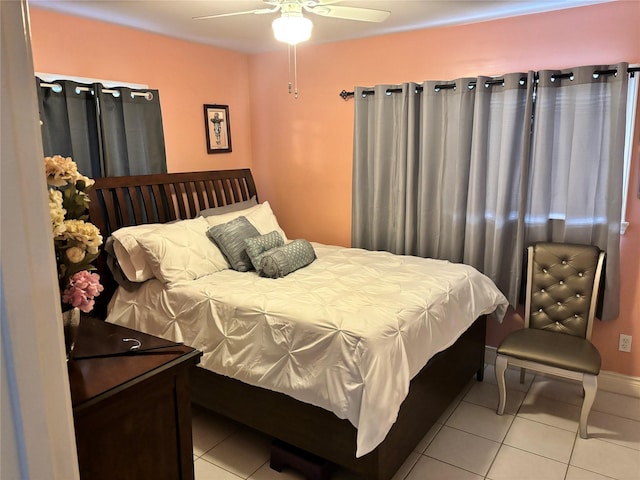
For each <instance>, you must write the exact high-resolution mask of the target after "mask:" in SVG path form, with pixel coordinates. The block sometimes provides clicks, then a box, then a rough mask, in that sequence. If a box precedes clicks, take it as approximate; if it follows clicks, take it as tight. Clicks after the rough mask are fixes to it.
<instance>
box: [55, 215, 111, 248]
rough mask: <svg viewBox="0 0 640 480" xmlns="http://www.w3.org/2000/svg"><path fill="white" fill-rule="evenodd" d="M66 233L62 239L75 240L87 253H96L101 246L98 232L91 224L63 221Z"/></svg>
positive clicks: (78, 221)
mask: <svg viewBox="0 0 640 480" xmlns="http://www.w3.org/2000/svg"><path fill="white" fill-rule="evenodd" d="M64 224H65V227H66V231H65V232H64V233H63V234H62V237H63V238H64V239H66V240H75V241H76V242H78V243H79V244H80V245H79V246H81V247H83V248H84V249H85V250H86V251H87V252H88V253H91V254H96V253H98V247H99V246H100V245H102V235H100V230H98V227H96V226H95V225H94V224H92V223H88V222H85V221H84V220H65V222H64Z"/></svg>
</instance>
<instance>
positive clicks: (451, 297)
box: [90, 169, 507, 480]
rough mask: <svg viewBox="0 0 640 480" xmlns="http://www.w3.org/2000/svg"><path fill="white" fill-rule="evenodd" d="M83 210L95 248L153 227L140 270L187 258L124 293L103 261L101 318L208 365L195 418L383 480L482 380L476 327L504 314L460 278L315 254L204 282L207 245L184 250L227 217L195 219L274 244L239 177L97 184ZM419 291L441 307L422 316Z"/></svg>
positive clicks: (385, 259)
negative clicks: (270, 270)
mask: <svg viewBox="0 0 640 480" xmlns="http://www.w3.org/2000/svg"><path fill="white" fill-rule="evenodd" d="M90 197H91V203H90V217H91V221H92V222H93V223H94V224H95V225H96V226H97V227H98V228H100V230H101V232H102V234H103V236H104V237H105V238H107V236H109V235H112V234H113V236H114V237H116V239H117V240H118V239H119V238H123V237H122V235H123V232H127V229H126V228H125V227H131V226H137V225H148V224H151V226H150V227H149V228H150V229H152V233H151V234H146V235H143V236H141V237H138V240H140V239H143V240H144V241H143V240H140V242H141V244H143V246H144V248H145V252H146V253H147V255H149V254H150V252H151V253H153V252H161V253H162V255H165V257H164V258H165V259H166V258H169V256H168V254H167V252H169V251H172V250H171V249H172V248H174V247H175V245H174V243H176V242H177V243H179V245H178V246H179V247H180V251H181V252H186V251H187V250H189V249H191V250H192V252H191V253H190V254H186V253H185V254H184V255H182V254H179V255H175V254H172V255H171V257H170V258H171V259H172V262H174V260H173V259H174V258H177V257H178V256H180V255H182V257H184V258H183V259H182V260H180V261H178V260H176V261H175V262H177V264H176V265H177V266H176V265H173V264H172V263H171V262H168V261H165V262H164V263H163V262H161V261H159V262H157V263H156V264H154V265H151V269H152V270H153V271H154V272H153V275H150V277H149V276H147V277H149V278H147V277H145V278H144V280H142V281H141V282H140V283H141V285H136V286H135V288H134V289H129V288H127V286H126V285H124V286H122V287H118V286H117V284H116V283H115V282H114V280H113V276H112V275H111V273H110V270H109V269H108V268H107V263H108V261H112V260H110V259H109V258H108V257H107V255H106V254H105V255H102V256H101V257H100V259H99V262H98V268H99V270H100V273H101V277H102V278H103V283H105V293H104V294H103V295H102V296H101V300H102V304H101V305H100V306H99V307H98V308H99V309H102V311H103V314H106V315H107V321H112V322H114V323H119V324H122V325H125V326H128V327H131V328H135V329H138V330H142V331H145V332H147V333H151V334H154V335H159V336H163V337H165V338H167V339H169V340H174V341H184V342H185V343H188V344H190V345H191V346H193V347H195V348H198V349H201V350H203V352H204V355H203V361H202V362H201V365H202V367H197V368H196V369H195V371H194V373H193V375H192V399H193V401H194V402H195V403H196V404H199V405H201V406H204V407H206V408H208V409H211V410H213V411H215V412H218V413H220V414H222V415H225V416H227V417H229V418H232V419H234V420H236V421H238V422H240V423H243V424H245V425H248V426H250V427H252V428H255V429H257V430H260V431H262V432H264V433H266V434H268V435H270V436H272V437H274V438H275V439H278V440H280V441H282V442H286V444H289V445H292V446H294V447H297V448H298V449H301V450H302V451H304V452H309V453H311V454H313V455H316V456H318V457H320V458H322V459H326V460H328V461H329V462H332V463H334V464H337V465H341V466H343V467H345V468H347V469H349V470H351V471H354V472H356V473H358V474H360V475H361V476H363V477H364V478H367V479H380V480H382V479H389V478H391V477H392V476H393V474H394V473H395V471H396V470H397V469H398V468H399V467H400V465H401V464H402V463H403V461H404V460H405V459H406V458H407V456H408V455H409V453H411V451H412V449H413V448H414V447H415V445H416V444H417V443H418V442H419V441H420V440H421V439H422V437H423V436H424V435H425V433H426V432H427V431H428V430H429V428H430V427H431V426H432V425H433V424H434V423H435V422H436V421H437V420H438V418H439V417H440V415H441V414H442V413H443V411H444V410H445V409H446V407H447V406H448V405H449V404H450V402H451V401H452V400H453V399H454V398H455V396H456V395H458V393H459V392H460V391H461V390H462V388H463V387H464V386H465V385H466V384H467V383H468V381H469V380H470V378H471V377H472V376H473V375H474V373H475V374H476V375H477V377H478V379H479V380H481V379H482V371H483V367H484V346H485V345H484V344H485V324H486V315H487V314H489V313H491V312H493V311H497V312H498V316H500V315H501V314H503V313H504V310H505V309H506V307H507V302H506V299H505V298H504V296H503V295H502V294H500V292H499V291H498V290H497V289H496V288H495V286H494V285H493V284H492V283H491V282H490V280H488V279H487V278H486V277H484V276H483V275H480V274H479V273H478V272H476V271H475V270H473V269H471V268H470V267H466V266H463V265H456V266H452V265H450V264H448V262H442V261H436V260H428V259H418V258H415V257H401V256H396V255H392V254H389V253H385V252H366V251H364V250H358V249H346V248H342V247H334V246H328V245H321V244H316V243H314V244H312V245H313V251H314V254H315V259H314V260H313V261H312V262H311V263H310V264H309V265H307V266H305V267H304V268H300V269H299V270H296V271H295V272H293V273H291V274H289V275H287V276H284V277H282V278H277V279H269V278H263V277H261V276H259V275H257V274H256V272H244V273H240V272H237V271H235V270H233V269H230V268H228V265H227V267H226V268H222V267H220V269H219V270H218V267H215V268H214V267H212V266H207V262H209V263H210V264H211V265H214V266H215V265H217V264H218V263H219V262H220V260H219V258H218V257H215V256H214V255H213V254H211V255H212V256H211V258H209V249H208V248H207V245H206V242H209V244H211V242H210V241H209V240H208V239H206V238H205V240H206V241H205V243H198V242H202V239H201V238H200V236H197V235H196V234H194V235H196V236H195V237H194V238H195V240H194V242H195V243H193V244H188V245H187V244H186V243H184V241H183V240H182V239H183V238H184V237H185V236H186V237H188V236H189V235H191V233H189V232H190V231H191V230H190V229H194V232H200V231H201V229H203V228H205V229H207V228H210V226H212V225H222V224H224V225H226V222H227V221H228V219H230V218H234V219H235V218H236V217H237V215H238V213H225V214H218V215H215V216H212V217H206V218H205V217H202V216H200V215H199V214H201V213H204V212H206V211H209V209H211V208H214V209H220V211H222V210H223V209H224V208H226V207H228V206H232V205H236V204H237V205H240V204H242V205H243V206H244V205H245V204H246V205H247V208H243V209H242V210H241V213H242V214H243V216H246V218H247V219H249V220H250V221H251V223H252V224H254V225H255V226H256V227H257V228H258V230H259V232H258V233H260V234H266V233H268V230H271V229H276V230H278V229H279V225H278V224H277V220H276V219H275V216H273V212H271V210H270V207H269V205H268V202H264V203H262V204H260V203H258V202H257V191H256V187H255V183H254V181H253V178H252V176H251V172H250V171H249V170H248V169H240V170H225V171H213V172H196V173H176V174H160V175H145V176H135V177H114V178H105V179H97V180H96V184H95V186H94V188H93V189H92V190H90ZM254 197H255V200H254ZM252 200H253V204H252V203H250V202H251V201H252ZM254 204H255V206H254ZM248 205H251V206H248ZM221 207H222V208H221ZM265 210H268V212H267V213H265ZM176 221H177V223H172V222H176ZM207 222H211V223H207ZM265 222H266V223H265ZM270 222H271V223H270ZM274 222H275V223H274ZM156 224H165V225H163V226H161V227H160V226H156ZM142 228H143V229H144V228H147V227H142ZM134 230H136V231H137V230H140V228H136V229H134ZM279 230H280V232H281V233H282V236H283V237H285V238H286V235H285V233H284V232H283V231H282V230H281V229H279ZM114 232H115V233H114ZM159 232H160V233H159ZM172 235H173V237H172ZM167 239H169V240H167ZM176 239H179V240H176ZM154 242H155V243H154ZM180 242H182V243H180ZM116 243H117V242H116ZM187 243H188V242H187ZM150 245H151V246H150ZM185 245H186V247H187V248H185ZM109 250H111V249H109ZM205 250H206V252H207V253H203V252H204V251H205ZM216 255H217V253H216ZM121 257H122V256H121ZM195 257H197V262H195V261H193V259H194V258H195ZM175 262H174V263H175ZM180 262H182V263H180ZM167 265H169V266H170V267H172V268H173V267H175V268H173V269H171V268H169V267H168V266H167ZM165 267H166V268H165ZM205 267H206V268H205ZM141 268H142V267H140V269H141ZM207 268H214V273H211V274H208V271H209V270H207ZM199 269H204V270H203V271H201V272H200V270H199ZM125 270H126V269H125ZM139 271H141V270H138V272H139ZM185 272H188V275H191V277H188V279H186V280H185V279H184V278H183V277H182V275H184V274H185ZM198 272H200V273H198ZM128 273H129V272H128ZM174 274H175V275H178V277H172V275H174ZM129 275H130V274H129ZM376 279H380V280H376ZM121 283H122V282H121ZM422 290H425V291H426V290H428V291H429V292H430V294H429V295H430V297H437V298H439V299H444V300H442V301H441V300H438V303H431V300H430V301H429V303H425V302H426V300H424V298H422V297H424V296H425V295H423V294H421V291H422ZM349 291H354V292H356V293H357V294H356V295H353V296H351V295H349ZM247 292H249V294H247ZM112 297H113V298H112ZM108 300H111V302H110V304H109V306H108V308H107V306H106V301H108ZM405 303H406V305H405ZM205 333H206V335H205Z"/></svg>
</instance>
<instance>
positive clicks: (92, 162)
mask: <svg viewBox="0 0 640 480" xmlns="http://www.w3.org/2000/svg"><path fill="white" fill-rule="evenodd" d="M42 83H45V82H43V81H42V80H41V79H40V78H37V77H36V85H37V91H38V102H39V107H40V121H41V122H42V128H41V131H42V145H43V148H44V154H45V155H46V156H53V155H62V156H64V157H72V158H73V160H74V161H75V162H76V163H77V165H78V170H79V171H80V172H82V174H83V175H86V176H88V177H99V176H102V175H101V172H102V167H101V166H100V165H101V155H100V137H99V135H98V113H97V104H96V101H95V97H94V95H92V94H91V90H90V89H87V90H82V89H80V87H87V85H85V84H80V83H76V82H73V81H71V80H57V81H55V82H51V83H54V84H57V85H59V86H60V88H55V89H53V88H50V87H43V86H41V84H42ZM90 87H91V89H93V86H90Z"/></svg>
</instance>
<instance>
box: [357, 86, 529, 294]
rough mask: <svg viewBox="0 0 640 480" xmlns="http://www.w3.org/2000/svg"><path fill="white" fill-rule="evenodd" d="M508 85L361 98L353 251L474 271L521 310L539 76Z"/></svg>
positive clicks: (380, 90) (361, 92)
mask: <svg viewBox="0 0 640 480" xmlns="http://www.w3.org/2000/svg"><path fill="white" fill-rule="evenodd" d="M503 80H504V82H503V83H495V82H494V79H489V78H487V77H479V78H477V79H471V78H463V79H457V80H455V81H447V82H435V81H427V82H424V84H423V85H422V92H421V93H418V92H417V90H418V89H419V86H418V85H416V84H412V83H407V84H403V85H401V86H391V85H382V86H377V87H375V88H374V89H373V94H366V93H365V92H367V90H366V89H365V88H362V87H357V88H356V90H355V103H356V105H355V135H354V171H353V224H352V245H353V246H354V247H361V248H367V249H372V250H388V251H391V252H393V253H401V254H410V255H419V256H423V257H433V258H441V259H447V260H450V261H453V262H465V263H468V264H471V265H473V266H474V267H476V268H478V269H479V270H481V271H483V272H485V273H486V274H487V275H488V276H489V277H491V278H492V279H493V280H494V281H495V282H496V284H497V285H498V286H499V287H500V288H501V289H502V290H503V291H504V292H505V293H506V294H508V296H509V299H510V300H511V301H512V302H513V303H514V304H515V303H517V295H518V291H519V282H520V279H519V277H520V270H521V260H520V259H521V256H520V251H521V250H523V249H524V247H523V244H524V239H523V229H522V226H521V223H520V222H519V220H520V217H519V215H523V214H521V213H520V212H523V208H522V207H523V205H524V202H525V200H526V183H525V182H523V181H522V179H523V178H524V175H525V173H526V162H527V158H528V139H529V132H530V119H531V110H532V95H531V91H532V88H533V73H529V74H522V73H514V74H511V75H507V76H505V77H504V79H503ZM391 90H399V92H398V93H390V92H391ZM514 178H515V179H516V180H515V181H514V180H513V179H514ZM505 259H508V260H507V261H505Z"/></svg>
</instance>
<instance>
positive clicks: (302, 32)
mask: <svg viewBox="0 0 640 480" xmlns="http://www.w3.org/2000/svg"><path fill="white" fill-rule="evenodd" d="M341 1H342V0H263V2H264V3H265V4H267V5H270V7H267V8H256V9H254V10H245V11H241V12H231V13H221V14H217V15H202V16H199V17H193V18H194V19H195V20H206V19H210V18H221V17H232V16H236V15H245V14H256V15H263V14H267V13H276V12H280V14H281V16H280V17H279V18H277V19H276V20H274V22H273V31H274V34H275V37H276V39H278V40H280V41H282V42H286V43H288V44H290V45H295V44H296V43H299V42H302V41H305V40H308V39H309V37H310V36H311V28H312V27H313V24H312V23H311V20H309V19H308V18H306V17H305V16H304V15H303V11H304V12H308V13H313V14H315V15H320V16H322V17H331V18H340V19H345V20H357V21H361V22H375V23H378V22H383V21H384V20H385V19H386V18H387V17H388V16H389V15H390V14H391V12H387V11H385V10H375V9H372V8H362V7H346V6H342V5H335V4H336V3H340V2H341Z"/></svg>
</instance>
